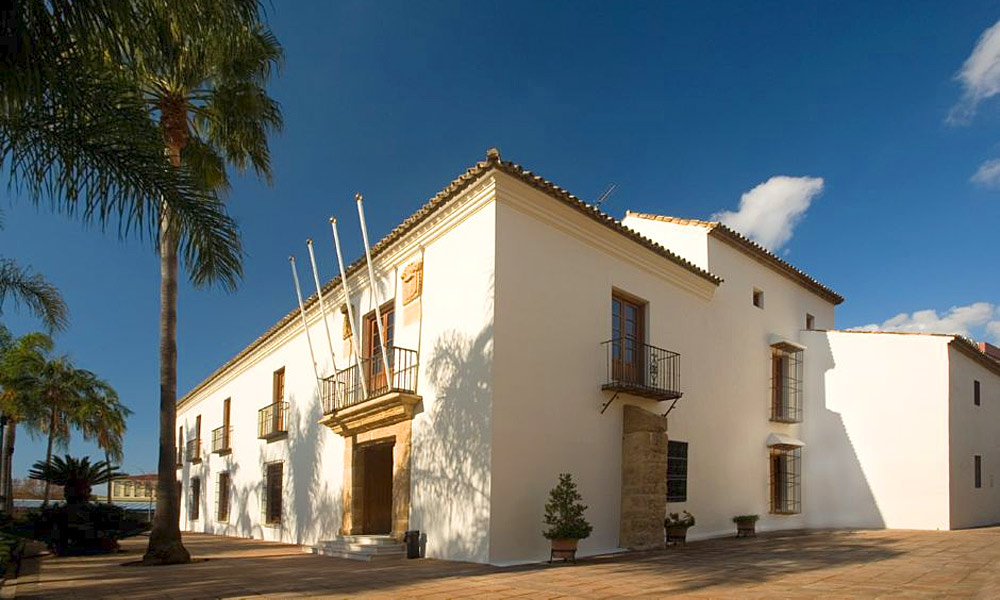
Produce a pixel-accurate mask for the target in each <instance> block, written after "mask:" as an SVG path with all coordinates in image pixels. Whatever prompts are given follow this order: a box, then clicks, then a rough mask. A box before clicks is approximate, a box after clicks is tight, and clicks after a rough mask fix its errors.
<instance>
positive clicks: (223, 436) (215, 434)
mask: <svg viewBox="0 0 1000 600" xmlns="http://www.w3.org/2000/svg"><path fill="white" fill-rule="evenodd" d="M232 432H233V428H232V427H216V428H215V429H213V430H212V453H213V454H228V453H230V452H232V448H231V447H230V446H229V439H230V438H231V437H232Z"/></svg>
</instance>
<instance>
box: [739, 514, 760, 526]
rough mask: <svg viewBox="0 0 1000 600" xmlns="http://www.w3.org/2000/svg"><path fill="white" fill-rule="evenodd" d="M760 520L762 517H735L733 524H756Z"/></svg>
mask: <svg viewBox="0 0 1000 600" xmlns="http://www.w3.org/2000/svg"><path fill="white" fill-rule="evenodd" d="M758 519H760V515H737V516H735V517H733V523H748V524H753V523H756V522H757V520H758Z"/></svg>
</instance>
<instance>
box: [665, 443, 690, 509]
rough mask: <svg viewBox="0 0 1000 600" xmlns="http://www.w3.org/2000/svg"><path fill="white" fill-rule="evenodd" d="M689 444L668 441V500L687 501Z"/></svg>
mask: <svg viewBox="0 0 1000 600" xmlns="http://www.w3.org/2000/svg"><path fill="white" fill-rule="evenodd" d="M687 479H688V444H687V442H675V441H673V440H668V441H667V502H687V486H688V481H687Z"/></svg>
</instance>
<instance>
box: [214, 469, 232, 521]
mask: <svg viewBox="0 0 1000 600" xmlns="http://www.w3.org/2000/svg"><path fill="white" fill-rule="evenodd" d="M215 518H216V520H218V521H220V522H225V521H228V520H229V472H227V471H223V472H222V473H219V478H218V480H217V481H216V482H215Z"/></svg>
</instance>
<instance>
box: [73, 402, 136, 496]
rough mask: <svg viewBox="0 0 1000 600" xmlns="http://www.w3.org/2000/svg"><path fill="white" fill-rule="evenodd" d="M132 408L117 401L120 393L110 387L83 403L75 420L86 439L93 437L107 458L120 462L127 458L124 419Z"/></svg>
mask: <svg viewBox="0 0 1000 600" xmlns="http://www.w3.org/2000/svg"><path fill="white" fill-rule="evenodd" d="M131 414H132V411H131V410H129V409H128V408H127V407H126V406H124V405H123V404H121V403H120V402H119V401H118V394H117V393H115V391H114V390H113V389H110V388H108V389H107V390H105V393H104V394H102V395H100V396H95V397H92V398H91V399H90V401H88V402H84V403H82V404H81V405H80V406H79V408H78V410H77V414H76V418H75V420H76V421H77V422H78V423H79V426H80V429H81V430H82V431H83V437H84V439H89V440H94V441H95V442H97V447H98V448H100V449H101V450H103V451H104V462H106V463H108V464H109V465H110V464H116V463H119V464H120V463H121V461H122V459H123V458H124V453H123V448H122V438H123V437H124V435H125V427H126V425H125V421H126V419H127V418H128V416H129V415H131ZM107 483H108V504H111V480H108V482H107Z"/></svg>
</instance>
